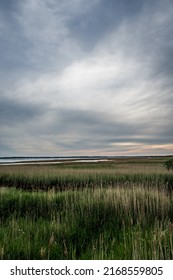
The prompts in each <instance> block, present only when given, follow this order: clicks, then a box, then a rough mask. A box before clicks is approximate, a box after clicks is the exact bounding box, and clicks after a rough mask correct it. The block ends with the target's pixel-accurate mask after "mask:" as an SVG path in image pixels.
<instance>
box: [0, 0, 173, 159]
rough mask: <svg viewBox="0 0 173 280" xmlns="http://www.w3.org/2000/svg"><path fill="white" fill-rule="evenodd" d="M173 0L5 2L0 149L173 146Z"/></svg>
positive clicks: (108, 151) (114, 150)
mask: <svg viewBox="0 0 173 280" xmlns="http://www.w3.org/2000/svg"><path fill="white" fill-rule="evenodd" d="M172 108H173V1H172V0H22V1H20V0H1V1H0V156H1V157H2V156H84V155H90V156H96V155H99V156H101V155H104V156H133V155H138V156H140V155H169V154H173V109H172Z"/></svg>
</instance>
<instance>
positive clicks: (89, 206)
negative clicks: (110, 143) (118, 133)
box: [0, 161, 173, 260]
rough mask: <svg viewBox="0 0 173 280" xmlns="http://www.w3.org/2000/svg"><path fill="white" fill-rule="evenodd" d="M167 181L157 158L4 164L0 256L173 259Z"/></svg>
mask: <svg viewBox="0 0 173 280" xmlns="http://www.w3.org/2000/svg"><path fill="white" fill-rule="evenodd" d="M172 184H173V177H172V174H171V173H169V172H167V171H165V170H164V168H163V167H162V163H161V162H160V161H156V162H155V161H154V162H152V163H151V161H150V162H148V164H147V162H139V165H137V163H136V161H135V162H130V163H129V162H127V161H126V162H124V161H123V162H112V163H102V164H98V165H96V164H74V163H73V164H68V165H65V164H62V165H58V166H32V167H30V166H8V167H6V166H1V167H0V185H1V187H0V258H1V259H62V260H63V259H173V194H172ZM9 187H10V188H9Z"/></svg>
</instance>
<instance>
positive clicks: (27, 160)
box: [0, 157, 106, 165]
mask: <svg viewBox="0 0 173 280" xmlns="http://www.w3.org/2000/svg"><path fill="white" fill-rule="evenodd" d="M105 160H106V158H104V157H0V165H19V164H36V163H37V162H38V163H39V164H40V163H41V164H47V163H54V164H56V163H60V162H61V161H70V162H98V161H105Z"/></svg>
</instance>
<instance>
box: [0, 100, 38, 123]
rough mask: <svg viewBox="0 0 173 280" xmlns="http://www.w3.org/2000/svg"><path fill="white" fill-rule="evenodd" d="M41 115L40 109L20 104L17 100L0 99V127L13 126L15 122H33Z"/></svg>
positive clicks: (31, 105)
mask: <svg viewBox="0 0 173 280" xmlns="http://www.w3.org/2000/svg"><path fill="white" fill-rule="evenodd" d="M41 113H42V109H41V108H39V107H38V106H35V105H33V104H27V103H21V102H18V101H17V100H12V99H9V98H5V97H1V102H0V120H1V125H2V124H3V125H4V124H10V125H14V124H15V123H16V122H22V123H25V121H26V120H30V121H31V120H33V119H34V118H35V117H36V116H39V115H40V114H41Z"/></svg>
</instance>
